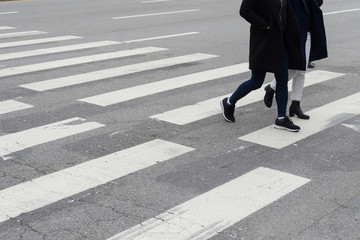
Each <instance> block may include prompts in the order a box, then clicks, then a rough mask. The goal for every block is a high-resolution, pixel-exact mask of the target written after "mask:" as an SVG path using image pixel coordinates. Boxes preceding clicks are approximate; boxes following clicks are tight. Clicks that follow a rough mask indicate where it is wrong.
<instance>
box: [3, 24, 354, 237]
mask: <svg viewBox="0 0 360 240" xmlns="http://www.w3.org/2000/svg"><path fill="white" fill-rule="evenodd" d="M14 29H16V28H15V27H11V26H0V30H1V33H0V38H2V39H8V41H7V42H2V43H0V50H2V49H7V50H8V49H9V48H12V52H11V53H4V54H0V60H2V61H5V60H10V59H23V58H29V57H33V56H43V55H49V56H52V54H57V53H69V52H70V51H72V52H74V51H79V50H83V49H94V48H97V49H98V50H99V49H102V48H103V47H106V46H112V47H114V48H116V47H117V46H120V45H121V43H125V41H124V42H115V41H107V40H104V41H98V42H86V39H84V38H83V37H81V36H57V37H47V38H36V39H30V40H18V38H21V37H24V36H33V37H36V36H37V35H40V34H45V32H42V31H23V32H14ZM6 31H11V32H8V33H6ZM197 33H198V32H192V33H187V34H172V35H167V37H182V36H191V35H193V34H197ZM47 34H49V33H47ZM164 37H166V36H163V37H158V38H156V37H152V38H148V39H149V40H154V39H162V38H164ZM16 39H17V40H16ZM71 41H84V42H83V43H76V44H69V45H64V46H57V47H47V48H46V47H41V45H42V44H45V43H55V42H56V43H57V44H66V42H71ZM139 41H146V39H140V40H139ZM128 42H136V40H134V41H128ZM31 45H33V46H34V47H38V46H40V47H39V48H37V49H35V50H28V51H18V50H17V47H21V46H22V47H24V46H31ZM169 51H171V49H168V48H161V47H153V46H149V47H141V48H135V49H130V50H113V51H111V52H108V50H107V51H106V52H104V53H97V54H94V55H84V56H80V57H72V58H65V59H60V60H53V61H45V62H35V63H31V64H28V65H20V66H12V67H4V68H0V82H1V81H5V79H7V80H8V79H11V77H12V76H17V75H21V74H22V76H26V74H29V73H41V72H42V71H47V73H49V72H51V71H52V70H55V69H59V68H64V69H66V67H76V66H78V67H79V66H81V64H85V63H94V64H97V63H99V62H100V61H106V60H111V59H120V58H125V57H130V56H140V58H141V56H148V55H151V54H155V53H161V52H169ZM218 57H219V56H217V55H213V54H208V53H189V54H187V55H182V56H172V57H167V58H161V59H156V60H151V61H141V60H140V63H135V64H129V65H122V66H118V67H111V68H107V67H103V65H101V67H103V69H102V70H95V71H88V72H82V73H77V74H74V75H70V74H69V75H65V76H60V77H56V78H51V79H46V80H40V81H37V80H35V81H32V82H30V83H29V82H26V83H21V84H18V85H17V86H15V87H16V88H18V89H22V90H26V91H29V92H31V93H32V94H42V93H44V92H47V91H53V92H58V93H61V91H63V88H75V87H77V86H78V85H91V84H92V83H94V82H102V83H103V84H104V85H106V84H107V81H106V80H107V79H109V78H114V77H122V76H126V75H130V74H143V73H144V72H146V71H151V70H159V69H166V68H171V67H174V66H181V65H185V66H186V64H189V63H201V62H205V61H214V60H215V59H216V58H218ZM30 60H31V58H30ZM99 66H100V64H99ZM184 71H185V72H186V67H184ZM248 71H249V69H248V63H246V62H245V63H237V64H232V65H229V66H219V67H217V68H214V69H207V70H202V71H200V72H195V73H193V72H191V73H187V74H184V75H182V76H177V77H171V78H166V79H162V80H158V81H155V82H150V83H143V84H139V85H136V86H133V87H128V88H121V87H120V86H119V87H118V89H114V90H113V91H111V92H103V93H101V94H97V95H93V96H86V97H81V98H78V97H76V96H74V102H75V103H81V104H85V105H87V106H89V107H91V106H93V105H96V106H100V107H102V108H101V109H106V107H108V106H111V105H115V104H121V103H123V102H126V101H130V100H134V99H138V98H143V97H147V96H151V95H154V94H159V93H163V92H166V91H171V90H174V89H179V88H183V87H186V86H192V85H195V84H206V83H209V82H210V81H217V80H220V79H224V78H227V77H231V76H239V77H240V78H243V80H246V79H245V78H244V76H243V74H246V73H248ZM63 72H64V73H63V74H67V72H66V71H63ZM46 76H48V75H46ZM344 76H346V74H344V73H337V72H330V71H323V70H314V71H311V72H309V73H308V74H307V75H306V77H307V81H305V83H306V87H307V86H311V85H315V84H320V83H324V82H326V81H330V80H333V79H339V78H342V77H344ZM290 86H291V83H289V87H290ZM290 90H291V89H290ZM229 94H230V93H228V94H226V95H221V96H215V97H214V98H211V99H206V100H203V101H201V102H194V103H193V104H192V105H186V106H182V107H180V108H176V109H172V110H169V111H165V112H164V111H162V110H161V109H159V108H158V113H157V114H155V115H151V116H148V118H149V119H148V120H156V121H157V122H159V123H163V122H166V123H169V124H174V125H178V126H180V127H181V126H184V125H187V124H191V123H194V122H196V121H201V120H204V119H206V118H209V117H212V116H214V115H219V121H222V119H221V115H220V113H221V112H220V107H219V102H220V100H221V99H222V98H224V97H225V96H229ZM263 94H264V91H263V89H262V88H261V89H259V90H257V91H254V92H252V93H250V94H249V95H248V96H247V97H246V98H244V100H243V101H239V104H238V105H237V106H236V107H241V106H246V105H250V104H253V103H256V102H259V101H262V97H263ZM184 97H185V98H186V97H188V96H184ZM358 99H360V93H356V94H353V95H350V96H348V97H345V98H342V99H339V100H337V101H334V102H330V103H328V104H326V105H324V106H321V107H319V108H316V109H313V110H310V111H309V114H310V115H311V117H312V119H314V121H301V120H298V119H295V120H294V121H296V122H298V121H299V122H300V121H301V123H300V125H301V126H302V130H301V131H300V132H299V133H298V134H295V135H294V134H293V133H287V132H286V131H279V130H275V129H274V128H273V126H268V127H265V128H263V129H258V130H256V131H254V132H251V133H249V134H247V135H244V136H239V137H238V139H239V140H241V141H245V142H250V143H253V144H258V145H262V146H266V147H269V148H274V149H281V148H284V147H286V146H289V145H290V144H293V143H299V142H301V140H303V139H306V138H308V137H310V136H312V135H314V134H316V133H318V132H320V131H323V130H326V129H328V128H330V127H332V126H334V125H336V124H340V123H342V122H343V121H345V120H347V119H349V118H351V117H353V116H355V115H358V114H360V110H359V109H360V107H359V101H358ZM20 100H21V101H20ZM29 109H37V105H36V104H34V103H27V102H26V101H24V100H23V99H7V100H6V99H3V100H2V101H0V116H1V117H4V118H6V116H7V115H8V114H16V113H21V111H26V110H29ZM89 119H90V118H89ZM315 123H316V124H315ZM107 127H108V126H107V125H106V124H104V123H102V122H101V121H93V120H88V119H85V118H82V117H79V116H78V115H77V116H76V117H74V116H72V117H70V118H67V119H63V120H59V121H56V122H51V123H47V124H43V125H40V126H39V125H36V126H33V127H31V128H28V129H25V130H22V131H17V132H13V133H3V132H1V135H0V157H2V159H3V160H4V161H6V162H7V163H11V158H9V156H11V155H13V154H16V153H18V152H20V151H23V150H28V149H32V148H37V147H39V146H46V145H47V144H49V143H51V142H56V141H58V140H61V139H65V138H66V139H68V140H69V141H76V140H72V138H73V137H74V136H76V135H81V134H84V133H87V132H92V131H95V130H96V129H105V128H107ZM95 137H96V136H95ZM194 151H197V149H195V148H193V147H192V146H191V145H186V146H185V145H181V144H178V143H175V142H172V141H168V140H163V139H159V138H156V139H153V140H150V141H146V142H143V143H140V144H137V145H134V146H131V147H129V148H127V149H116V150H114V151H112V153H110V154H107V155H104V156H100V157H98V158H94V159H91V160H88V161H85V162H83V163H80V164H77V165H74V166H72V167H69V168H64V169H62V170H59V171H54V172H52V173H49V174H44V175H43V176H40V177H38V178H35V179H31V180H28V181H24V182H22V183H19V184H17V185H14V186H9V187H7V188H5V189H2V190H0V223H2V222H6V221H8V220H9V219H14V218H17V217H19V216H20V215H22V214H27V213H30V212H32V211H37V210H38V209H40V208H43V207H47V206H49V205H50V204H54V203H56V202H58V201H61V200H63V199H65V198H68V197H71V196H73V195H75V194H78V193H81V192H84V191H86V190H89V189H92V188H96V187H98V186H100V185H104V184H107V183H109V182H111V181H113V180H116V179H119V178H122V177H124V176H127V175H129V174H132V173H135V172H137V171H140V170H143V169H146V168H149V167H151V166H155V165H156V164H159V163H161V162H166V161H169V160H174V159H175V160H176V159H181V158H183V157H185V156H187V155H188V154H190V153H191V152H194ZM310 181H311V179H307V178H303V177H301V176H296V175H293V174H291V173H286V172H282V171H278V170H276V169H270V168H265V167H259V168H256V169H254V170H251V171H249V172H248V173H246V174H244V175H242V176H240V177H238V178H235V179H233V180H231V181H229V182H227V183H224V184H222V185H220V186H218V187H216V188H213V189H211V190H210V191H207V192H205V193H203V194H201V195H199V196H196V197H194V198H192V199H190V200H188V201H186V202H184V203H182V204H179V205H178V206H175V207H174V208H171V209H169V210H167V211H166V212H164V213H162V214H159V215H158V216H156V217H154V218H152V219H149V220H146V221H144V222H142V223H140V224H138V225H134V226H132V227H131V228H129V229H127V230H125V231H119V233H118V234H116V235H114V236H113V237H110V238H108V239H109V240H115V239H161V238H162V239H208V238H210V237H212V236H214V235H216V234H218V233H219V232H221V231H223V230H224V229H226V228H228V227H230V226H232V225H233V224H235V223H237V222H239V221H241V220H242V219H244V218H246V217H247V216H249V215H250V214H252V213H254V212H256V211H258V210H260V209H262V208H264V207H266V206H267V205H269V204H271V203H272V202H274V201H276V200H278V199H280V198H282V197H284V196H285V195H287V194H290V193H291V192H293V191H295V190H296V189H298V188H301V187H302V186H304V185H305V184H307V183H309V182H310ZM219 206H221V207H219Z"/></svg>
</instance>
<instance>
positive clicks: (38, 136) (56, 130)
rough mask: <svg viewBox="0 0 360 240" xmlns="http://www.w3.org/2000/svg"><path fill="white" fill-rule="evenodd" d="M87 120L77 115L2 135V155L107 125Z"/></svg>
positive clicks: (0, 153) (0, 139)
mask: <svg viewBox="0 0 360 240" xmlns="http://www.w3.org/2000/svg"><path fill="white" fill-rule="evenodd" d="M85 121H86V120H85V119H82V118H77V117H75V118H70V119H67V120H63V121H60V122H56V123H51V124H48V125H44V126H40V127H35V128H31V129H28V130H24V131H21V132H16V133H11V134H7V135H4V136H0V156H5V155H8V154H11V153H15V152H17V151H21V150H24V149H27V148H30V147H33V146H36V145H39V144H43V143H47V142H50V141H54V140H57V139H60V138H65V137H68V136H72V135H75V134H78V133H82V132H86V131H90V130H93V129H96V128H100V127H103V126H105V125H103V124H100V123H97V122H85ZM83 122H84V123H83ZM77 123H78V124H77Z"/></svg>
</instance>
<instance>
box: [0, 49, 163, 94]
mask: <svg viewBox="0 0 360 240" xmlns="http://www.w3.org/2000/svg"><path fill="white" fill-rule="evenodd" d="M165 50H167V49H166V48H155V47H145V48H138V49H132V50H123V51H117V52H110V53H100V54H95V55H88V56H82V57H75V58H68V59H62V60H56V61H49V62H44V63H36V64H30V65H25V66H19V67H13V68H4V69H1V70H0V77H7V76H13V75H18V74H24V73H31V72H38V71H43V70H50V69H55V68H60V67H68V66H75V65H79V64H84V63H92V62H97V61H103V60H110V59H115V58H121V57H129V56H135V55H138V54H145V53H151V52H158V51H165ZM37 85H38V84H37V83H30V84H24V85H21V87H24V88H28V89H32V90H35V91H43V90H42V89H41V88H37Z"/></svg>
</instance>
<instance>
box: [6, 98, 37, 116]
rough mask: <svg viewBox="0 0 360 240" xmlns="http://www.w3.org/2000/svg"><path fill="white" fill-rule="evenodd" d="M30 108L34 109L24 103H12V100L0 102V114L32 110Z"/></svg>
mask: <svg viewBox="0 0 360 240" xmlns="http://www.w3.org/2000/svg"><path fill="white" fill-rule="evenodd" d="M32 107H34V106H32V105H29V104H26V103H22V102H18V101H14V100H6V101H2V102H0V114H5V113H9V112H15V111H19V110H23V109H27V108H32Z"/></svg>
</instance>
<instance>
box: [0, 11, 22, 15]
mask: <svg viewBox="0 0 360 240" xmlns="http://www.w3.org/2000/svg"><path fill="white" fill-rule="evenodd" d="M14 13H19V12H18V11H13V12H0V15H5V14H14Z"/></svg>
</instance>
